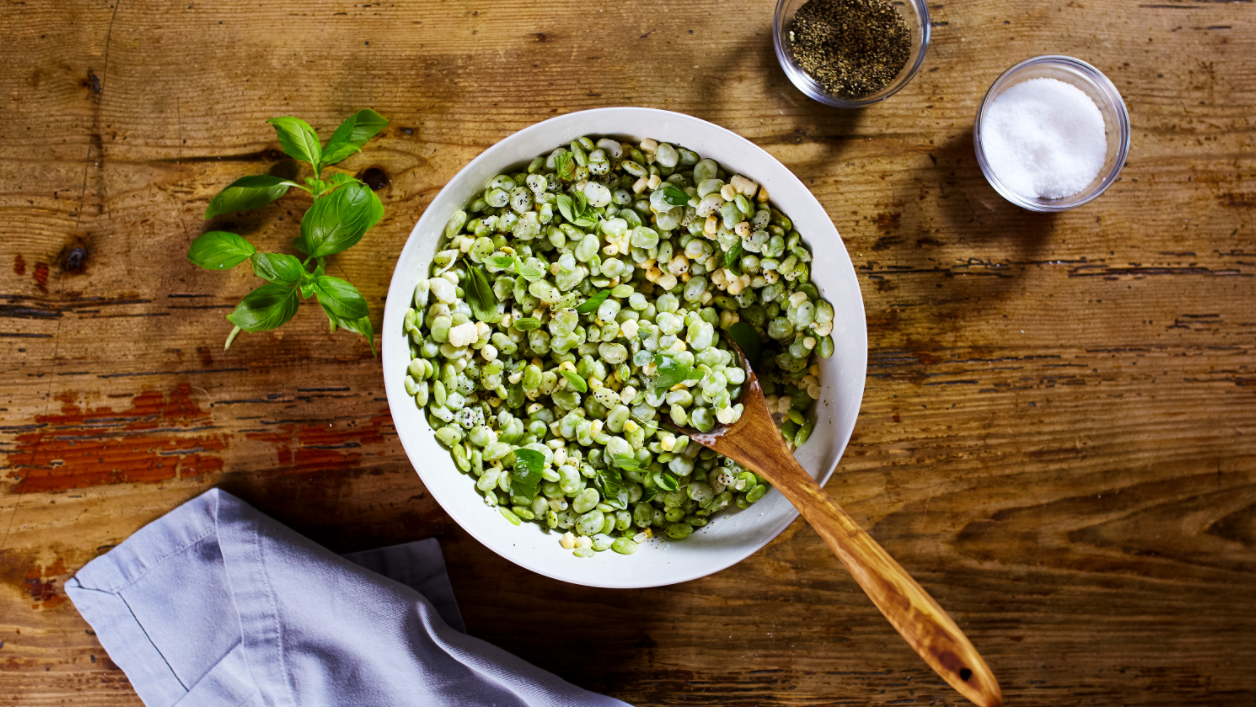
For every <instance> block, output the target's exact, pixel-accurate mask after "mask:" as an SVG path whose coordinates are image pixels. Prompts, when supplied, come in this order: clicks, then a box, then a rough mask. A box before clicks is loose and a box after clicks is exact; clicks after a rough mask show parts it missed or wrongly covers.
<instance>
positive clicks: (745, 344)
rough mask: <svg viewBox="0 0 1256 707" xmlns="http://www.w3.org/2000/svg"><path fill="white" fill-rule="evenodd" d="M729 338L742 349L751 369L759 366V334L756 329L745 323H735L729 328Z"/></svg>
mask: <svg viewBox="0 0 1256 707" xmlns="http://www.w3.org/2000/svg"><path fill="white" fill-rule="evenodd" d="M728 338H730V339H732V340H733V342H734V343H736V344H737V347H738V348H740V349H741V353H742V354H743V355H744V356H745V357H746V363H749V364H750V367H751V368H754V367H755V366H758V365H759V332H757V331H755V330H754V327H752V326H750V325H749V324H747V323H745V322H734V323H733V325H732V326H730V327H729V328H728Z"/></svg>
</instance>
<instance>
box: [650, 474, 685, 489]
mask: <svg viewBox="0 0 1256 707" xmlns="http://www.w3.org/2000/svg"><path fill="white" fill-rule="evenodd" d="M654 485H655V486H658V487H659V488H661V489H663V490H664V491H675V490H676V489H678V488H680V480H679V479H677V478H676V477H675V476H672V475H671V474H670V473H668V472H666V471H656V472H654Z"/></svg>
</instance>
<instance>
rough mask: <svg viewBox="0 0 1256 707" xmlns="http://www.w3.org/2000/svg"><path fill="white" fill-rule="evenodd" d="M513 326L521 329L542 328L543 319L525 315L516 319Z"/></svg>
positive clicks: (532, 329) (533, 329)
mask: <svg viewBox="0 0 1256 707" xmlns="http://www.w3.org/2000/svg"><path fill="white" fill-rule="evenodd" d="M513 326H514V327H515V328H516V329H518V330H519V331H535V330H537V329H540V328H541V320H540V319H537V318H536V317H524V318H523V319H516V320H515V321H514V325H513Z"/></svg>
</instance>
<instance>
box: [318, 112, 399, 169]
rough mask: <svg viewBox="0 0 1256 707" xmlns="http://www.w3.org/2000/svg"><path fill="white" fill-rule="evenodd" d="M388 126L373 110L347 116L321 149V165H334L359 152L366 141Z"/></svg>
mask: <svg viewBox="0 0 1256 707" xmlns="http://www.w3.org/2000/svg"><path fill="white" fill-rule="evenodd" d="M386 125H388V121H387V120H385V119H384V117H383V116H382V115H380V114H379V113H376V112H375V111H373V110H370V109H366V110H360V111H358V112H357V114H356V115H352V116H349V118H348V119H347V120H345V122H343V123H341V124H340V127H338V128H336V132H335V133H333V134H332V136H331V139H330V140H328V141H327V146H326V147H324V148H323V164H336V163H337V162H339V161H341V160H343V159H344V158H346V157H348V156H349V155H352V154H353V153H355V152H359V151H361V149H362V146H363V145H365V144H366V142H367V141H368V140H370V139H371V138H372V137H375V135H376V134H377V133H379V131H381V130H383V129H384V126H386Z"/></svg>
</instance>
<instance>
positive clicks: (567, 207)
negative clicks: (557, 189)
mask: <svg viewBox="0 0 1256 707" xmlns="http://www.w3.org/2000/svg"><path fill="white" fill-rule="evenodd" d="M554 201H555V202H556V203H557V204H558V213H560V214H562V215H563V218H565V219H567V221H568V222H571V221H575V220H576V217H575V214H574V213H573V211H572V207H573V202H572V200H571V197H570V196H567V195H566V194H559V195H558V196H556V197H554Z"/></svg>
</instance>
